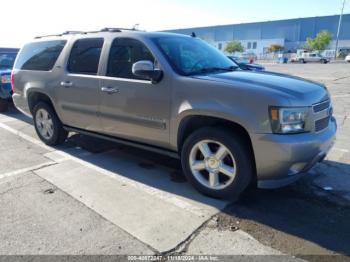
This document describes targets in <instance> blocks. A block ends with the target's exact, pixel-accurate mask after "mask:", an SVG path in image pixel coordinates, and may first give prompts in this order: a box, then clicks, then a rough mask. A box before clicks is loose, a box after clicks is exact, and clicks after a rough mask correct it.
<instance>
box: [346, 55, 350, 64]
mask: <svg viewBox="0 0 350 262" xmlns="http://www.w3.org/2000/svg"><path fill="white" fill-rule="evenodd" d="M345 61H346V62H348V63H350V55H347V56H346V57H345Z"/></svg>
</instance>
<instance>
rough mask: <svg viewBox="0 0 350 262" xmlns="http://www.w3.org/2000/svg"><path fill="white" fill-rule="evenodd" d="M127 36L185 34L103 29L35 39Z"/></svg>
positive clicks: (68, 32) (69, 32) (67, 32)
mask: <svg viewBox="0 0 350 262" xmlns="http://www.w3.org/2000/svg"><path fill="white" fill-rule="evenodd" d="M121 33H123V34H126V35H129V36H131V35H144V36H148V37H157V36H158V37H160V36H162V37H165V36H174V35H177V36H181V37H183V36H184V35H183V34H176V33H170V32H146V31H139V30H136V29H125V28H103V29H101V30H99V31H66V32H63V33H60V34H52V35H43V36H37V37H35V39H42V38H48V37H49V38H50V37H54V38H60V37H69V36H75V35H81V36H87V35H89V36H101V35H104V34H118V35H119V34H121Z"/></svg>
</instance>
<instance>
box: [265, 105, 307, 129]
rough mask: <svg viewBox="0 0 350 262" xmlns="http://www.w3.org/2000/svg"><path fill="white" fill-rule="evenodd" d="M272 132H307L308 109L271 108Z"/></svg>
mask: <svg viewBox="0 0 350 262" xmlns="http://www.w3.org/2000/svg"><path fill="white" fill-rule="evenodd" d="M269 111H270V121H271V128H272V132H274V133H277V134H289V133H302V132H306V131H307V130H305V124H306V119H307V117H308V113H309V108H308V107H287V108H280V107H270V108H269Z"/></svg>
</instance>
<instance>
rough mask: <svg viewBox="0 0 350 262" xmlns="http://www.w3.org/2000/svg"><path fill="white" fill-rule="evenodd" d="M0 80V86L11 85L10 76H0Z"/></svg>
mask: <svg viewBox="0 0 350 262" xmlns="http://www.w3.org/2000/svg"><path fill="white" fill-rule="evenodd" d="M0 78H1V83H2V84H10V83H11V76H10V75H4V76H0Z"/></svg>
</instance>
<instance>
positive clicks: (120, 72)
mask: <svg viewBox="0 0 350 262" xmlns="http://www.w3.org/2000/svg"><path fill="white" fill-rule="evenodd" d="M141 60H148V61H151V62H153V63H154V62H155V60H154V57H153V55H152V53H151V52H150V51H149V50H148V49H147V47H146V46H145V45H144V44H143V43H141V42H140V41H138V40H135V39H130V38H117V39H115V40H114V41H113V43H112V47H111V50H110V53H109V58H108V67H107V76H112V77H120V78H129V79H142V80H146V79H144V78H142V77H137V76H135V75H134V74H133V73H132V65H133V64H134V63H135V62H138V61H141Z"/></svg>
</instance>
